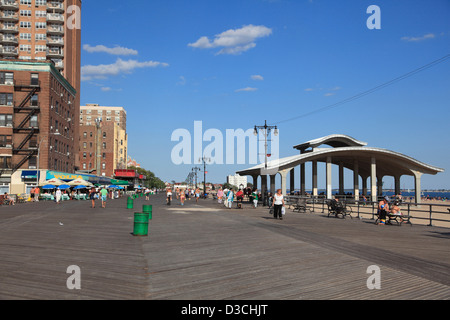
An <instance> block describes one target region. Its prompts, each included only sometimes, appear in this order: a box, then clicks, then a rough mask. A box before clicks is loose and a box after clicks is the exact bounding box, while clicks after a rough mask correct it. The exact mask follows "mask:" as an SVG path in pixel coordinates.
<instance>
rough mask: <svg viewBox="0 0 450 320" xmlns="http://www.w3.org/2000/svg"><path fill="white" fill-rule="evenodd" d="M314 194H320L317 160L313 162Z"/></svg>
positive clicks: (315, 195)
mask: <svg viewBox="0 0 450 320" xmlns="http://www.w3.org/2000/svg"><path fill="white" fill-rule="evenodd" d="M312 195H313V196H314V197H317V196H318V195H319V192H318V189H317V161H313V162H312Z"/></svg>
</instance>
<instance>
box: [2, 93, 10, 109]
mask: <svg viewBox="0 0 450 320" xmlns="http://www.w3.org/2000/svg"><path fill="white" fill-rule="evenodd" d="M12 104H13V94H12V93H0V105H2V106H12Z"/></svg>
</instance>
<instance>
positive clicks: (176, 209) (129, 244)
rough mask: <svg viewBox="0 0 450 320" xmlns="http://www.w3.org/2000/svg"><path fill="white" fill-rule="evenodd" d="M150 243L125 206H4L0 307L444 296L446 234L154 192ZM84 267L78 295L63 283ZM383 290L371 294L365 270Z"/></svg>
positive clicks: (449, 270) (449, 261)
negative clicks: (375, 271) (52, 302)
mask: <svg viewBox="0 0 450 320" xmlns="http://www.w3.org/2000/svg"><path fill="white" fill-rule="evenodd" d="M150 203H151V204H152V205H153V220H152V221H151V222H150V233H149V236H148V237H133V236H132V231H133V214H134V212H135V211H136V212H138V211H141V209H142V205H143V204H148V202H146V201H145V200H143V198H139V199H137V200H135V210H127V209H126V199H125V198H123V199H120V200H110V201H108V208H107V209H102V208H95V209H91V208H90V202H87V201H86V202H76V201H73V202H72V201H71V202H65V203H63V204H61V205H59V206H57V205H56V204H55V203H53V202H47V203H45V202H40V203H35V204H25V205H20V206H19V205H18V206H15V207H5V206H2V207H0V299H3V300H5V299H45V300H47V299H57V300H62V299H71V300H74V299H84V300H97V299H101V300H105V299H107V300H116V299H120V300H129V299H139V300H141V299H143V300H175V299H176V300H310V299H318V300H334V299H355V300H365V299H367V300H375V299H408V300H409V299H450V249H449V246H448V244H449V240H450V229H445V228H437V227H425V226H412V227H410V226H402V227H396V226H376V225H374V224H373V221H368V220H358V219H353V220H341V219H336V218H326V217H325V216H323V215H321V214H299V213H291V212H289V211H288V214H287V216H286V218H285V219H284V220H282V221H280V220H274V219H273V218H272V217H271V216H270V215H269V213H268V210H267V209H265V208H258V209H251V208H247V207H248V206H246V208H245V209H243V210H238V209H232V210H228V209H226V208H224V207H223V206H221V205H219V204H217V203H216V202H213V201H212V200H200V201H199V204H195V201H188V202H187V203H186V205H185V206H184V207H181V206H180V205H179V203H178V202H177V201H175V203H174V204H173V205H172V206H170V207H168V206H166V205H165V204H164V199H163V197H162V196H154V197H153V198H151V201H150ZM71 265H77V266H79V267H80V268H81V290H73V291H72V290H69V289H67V286H66V281H67V278H68V277H69V276H70V274H67V273H66V272H67V268H68V267H69V266H71ZM372 265H376V266H379V267H380V269H381V289H380V290H369V289H368V288H367V279H368V278H369V276H370V274H367V268H368V267H369V266H372Z"/></svg>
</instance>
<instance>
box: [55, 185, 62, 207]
mask: <svg viewBox="0 0 450 320" xmlns="http://www.w3.org/2000/svg"><path fill="white" fill-rule="evenodd" d="M61 196H62V193H61V189H59V188H58V189H56V193H55V197H56V204H60V203H61Z"/></svg>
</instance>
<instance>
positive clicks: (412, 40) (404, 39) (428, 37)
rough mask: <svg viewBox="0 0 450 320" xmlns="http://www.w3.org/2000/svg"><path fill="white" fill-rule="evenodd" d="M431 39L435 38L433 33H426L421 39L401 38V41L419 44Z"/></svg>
mask: <svg viewBox="0 0 450 320" xmlns="http://www.w3.org/2000/svg"><path fill="white" fill-rule="evenodd" d="M433 38H436V36H435V35H434V33H428V34H426V35H424V36H421V37H403V38H402V40H403V41H408V42H419V41H424V40H428V39H433Z"/></svg>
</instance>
